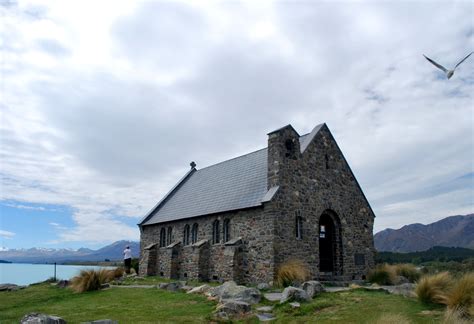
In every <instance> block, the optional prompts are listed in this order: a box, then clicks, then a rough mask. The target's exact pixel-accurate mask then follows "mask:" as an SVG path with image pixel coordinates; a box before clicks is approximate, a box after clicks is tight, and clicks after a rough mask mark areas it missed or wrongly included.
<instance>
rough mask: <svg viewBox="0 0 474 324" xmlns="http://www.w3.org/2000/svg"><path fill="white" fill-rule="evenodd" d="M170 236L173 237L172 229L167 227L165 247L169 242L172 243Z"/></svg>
mask: <svg viewBox="0 0 474 324" xmlns="http://www.w3.org/2000/svg"><path fill="white" fill-rule="evenodd" d="M172 236H173V228H171V226H170V227H168V237H167V240H166V244H167V245H170V244H171V242H173V238H172Z"/></svg>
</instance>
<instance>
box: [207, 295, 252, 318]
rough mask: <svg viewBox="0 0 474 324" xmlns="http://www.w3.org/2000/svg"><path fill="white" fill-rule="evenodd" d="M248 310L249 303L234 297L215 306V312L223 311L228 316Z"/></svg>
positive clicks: (239, 314) (237, 314) (241, 313)
mask: <svg viewBox="0 0 474 324" xmlns="http://www.w3.org/2000/svg"><path fill="white" fill-rule="evenodd" d="M250 310H251V307H250V304H249V303H246V302H244V301H241V300H235V299H227V300H225V301H224V302H223V303H221V304H219V305H217V308H216V312H217V314H220V313H225V314H226V315H227V316H228V317H234V316H241V315H243V314H245V313H248V312H250Z"/></svg>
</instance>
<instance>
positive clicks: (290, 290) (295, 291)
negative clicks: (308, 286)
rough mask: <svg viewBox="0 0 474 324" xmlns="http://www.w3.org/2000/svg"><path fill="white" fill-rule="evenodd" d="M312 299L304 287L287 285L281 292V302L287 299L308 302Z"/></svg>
mask: <svg viewBox="0 0 474 324" xmlns="http://www.w3.org/2000/svg"><path fill="white" fill-rule="evenodd" d="M310 300H311V298H310V297H309V296H308V294H307V293H306V291H304V290H303V289H300V288H296V287H286V288H285V290H283V293H282V294H281V298H280V304H283V303H286V302H287V301H301V302H307V301H310Z"/></svg>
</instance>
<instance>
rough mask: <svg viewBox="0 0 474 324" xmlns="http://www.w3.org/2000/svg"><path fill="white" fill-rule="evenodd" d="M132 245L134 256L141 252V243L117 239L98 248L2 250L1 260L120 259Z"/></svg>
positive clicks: (29, 261)
mask: <svg viewBox="0 0 474 324" xmlns="http://www.w3.org/2000/svg"><path fill="white" fill-rule="evenodd" d="M126 245H130V248H131V249H132V256H133V257H134V258H137V257H138V255H139V254H140V243H139V242H133V241H117V242H114V243H112V244H110V245H107V246H104V247H103V248H101V249H98V250H91V249H87V248H80V249H78V250H71V249H45V248H31V249H12V250H2V251H0V260H5V261H10V262H20V263H52V262H58V263H67V262H78V261H81V262H84V261H105V260H106V259H107V260H110V261H118V260H122V259H123V250H124V249H125V246H126Z"/></svg>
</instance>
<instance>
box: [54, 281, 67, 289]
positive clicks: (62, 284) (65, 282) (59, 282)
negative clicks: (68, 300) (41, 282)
mask: <svg viewBox="0 0 474 324" xmlns="http://www.w3.org/2000/svg"><path fill="white" fill-rule="evenodd" d="M67 286H69V280H59V281H58V282H57V283H56V287H58V288H66V287H67Z"/></svg>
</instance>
